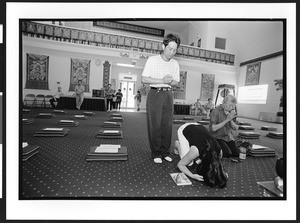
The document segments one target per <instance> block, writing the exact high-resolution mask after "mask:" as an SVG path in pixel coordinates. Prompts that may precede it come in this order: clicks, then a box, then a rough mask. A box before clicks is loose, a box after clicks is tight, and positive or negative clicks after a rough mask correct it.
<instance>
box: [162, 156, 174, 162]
mask: <svg viewBox="0 0 300 223" xmlns="http://www.w3.org/2000/svg"><path fill="white" fill-rule="evenodd" d="M164 159H165V160H166V161H168V162H172V158H171V157H169V156H165V157H164Z"/></svg>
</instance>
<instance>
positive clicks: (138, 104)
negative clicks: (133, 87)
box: [134, 91, 142, 111]
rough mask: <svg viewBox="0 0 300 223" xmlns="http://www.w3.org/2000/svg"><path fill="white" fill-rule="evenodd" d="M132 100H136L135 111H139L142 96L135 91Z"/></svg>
mask: <svg viewBox="0 0 300 223" xmlns="http://www.w3.org/2000/svg"><path fill="white" fill-rule="evenodd" d="M134 99H135V100H136V106H137V111H139V110H140V106H141V102H142V95H141V92H140V91H137V95H136V96H134Z"/></svg>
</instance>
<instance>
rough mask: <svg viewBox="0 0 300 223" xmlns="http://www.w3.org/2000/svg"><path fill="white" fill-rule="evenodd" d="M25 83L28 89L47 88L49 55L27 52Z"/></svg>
mask: <svg viewBox="0 0 300 223" xmlns="http://www.w3.org/2000/svg"><path fill="white" fill-rule="evenodd" d="M26 59H27V74H26V85H25V88H28V89H43V90H48V89H49V85H48V71H49V56H44V55H38V54H30V53H27V58H26Z"/></svg>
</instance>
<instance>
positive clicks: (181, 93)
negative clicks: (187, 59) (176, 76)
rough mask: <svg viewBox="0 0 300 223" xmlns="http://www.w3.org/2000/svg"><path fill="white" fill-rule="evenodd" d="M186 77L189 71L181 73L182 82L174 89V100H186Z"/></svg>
mask: <svg viewBox="0 0 300 223" xmlns="http://www.w3.org/2000/svg"><path fill="white" fill-rule="evenodd" d="M186 75H187V71H180V81H179V83H178V85H177V86H175V87H173V92H174V99H185V87H186Z"/></svg>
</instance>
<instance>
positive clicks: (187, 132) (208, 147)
mask: <svg viewBox="0 0 300 223" xmlns="http://www.w3.org/2000/svg"><path fill="white" fill-rule="evenodd" d="M177 133H178V140H179V142H178V141H176V142H175V150H177V152H178V153H179V156H180V158H181V160H180V161H179V163H178V165H177V166H178V168H179V169H180V171H181V172H183V173H185V174H186V175H187V176H189V177H191V178H193V179H195V180H198V181H204V182H205V183H206V184H207V185H209V186H211V187H213V186H216V185H217V186H219V187H220V188H223V187H225V186H226V183H227V174H226V173H225V172H224V170H223V167H222V164H221V158H222V149H221V147H220V146H219V144H218V142H217V140H216V139H215V138H214V137H213V136H211V135H210V134H209V132H208V130H207V129H206V128H205V127H204V126H202V125H200V124H198V123H186V124H184V125H182V126H181V127H179V129H178V132H177ZM197 158H199V159H200V163H199V164H198V166H197V173H195V174H194V173H192V172H191V171H190V170H189V169H188V168H187V165H189V166H190V165H191V164H193V162H194V160H196V159H197Z"/></svg>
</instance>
